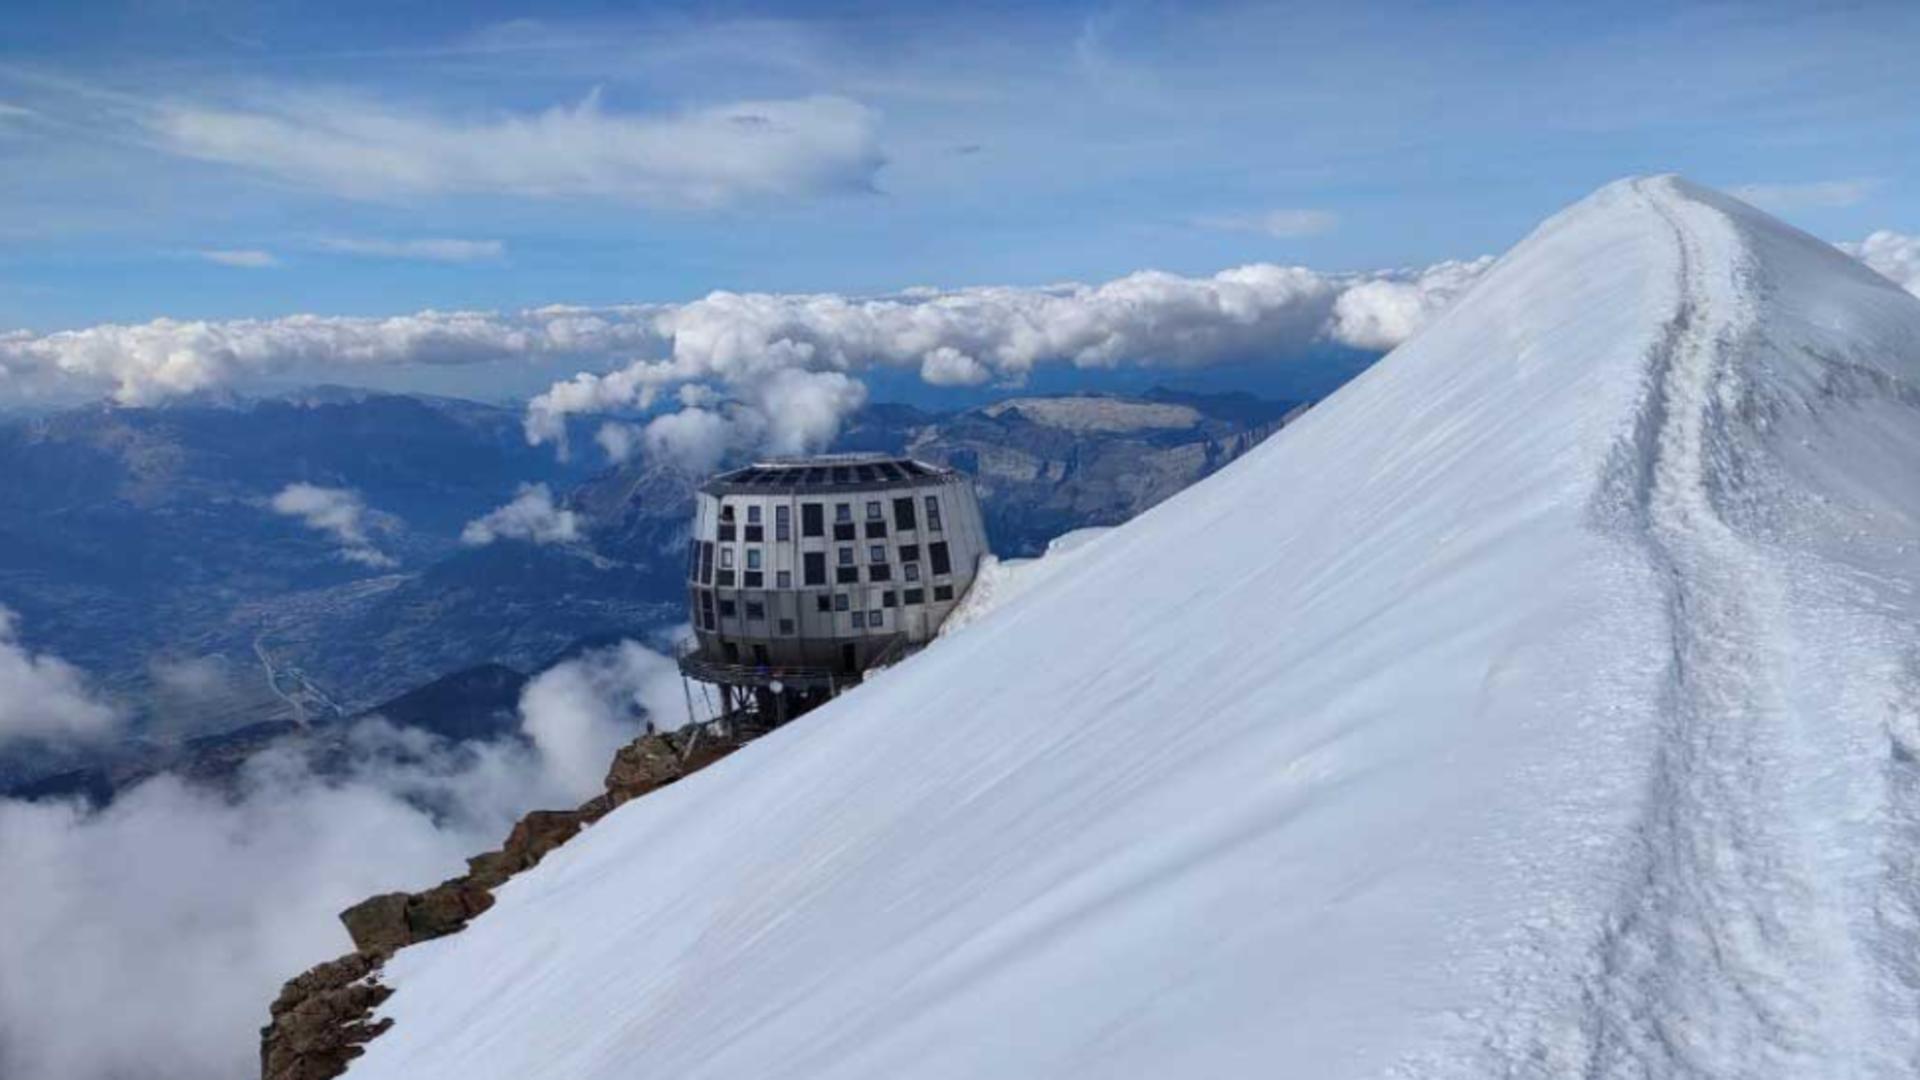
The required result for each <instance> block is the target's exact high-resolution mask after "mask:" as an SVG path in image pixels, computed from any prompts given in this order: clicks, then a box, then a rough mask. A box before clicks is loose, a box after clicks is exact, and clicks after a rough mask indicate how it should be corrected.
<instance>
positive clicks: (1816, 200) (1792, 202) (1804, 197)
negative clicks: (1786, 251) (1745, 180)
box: [1729, 177, 1884, 213]
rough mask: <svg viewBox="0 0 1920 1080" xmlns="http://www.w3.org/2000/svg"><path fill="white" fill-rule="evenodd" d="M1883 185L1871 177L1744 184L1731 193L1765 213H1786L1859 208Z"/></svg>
mask: <svg viewBox="0 0 1920 1080" xmlns="http://www.w3.org/2000/svg"><path fill="white" fill-rule="evenodd" d="M1883 186H1884V181H1881V180H1878V179H1874V178H1870V177H1867V178H1856V179H1851V180H1815V181H1811V182H1808V183H1802V184H1741V185H1739V186H1738V187H1734V188H1731V189H1729V190H1730V191H1731V192H1732V194H1733V196H1734V197H1735V198H1737V199H1740V200H1742V201H1745V202H1750V203H1752V204H1753V205H1755V206H1758V207H1760V208H1761V209H1763V210H1772V211H1774V212H1776V213H1785V212H1790V211H1794V210H1810V209H1813V210H1826V209H1836V208H1839V207H1846V206H1858V205H1859V204H1861V203H1863V202H1865V201H1866V200H1867V199H1868V198H1870V197H1871V196H1872V195H1873V194H1874V192H1876V191H1878V190H1879V189H1880V188H1881V187H1883Z"/></svg>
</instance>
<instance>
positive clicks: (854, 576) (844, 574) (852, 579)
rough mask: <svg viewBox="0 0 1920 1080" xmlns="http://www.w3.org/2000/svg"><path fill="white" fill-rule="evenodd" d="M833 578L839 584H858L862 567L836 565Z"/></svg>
mask: <svg viewBox="0 0 1920 1080" xmlns="http://www.w3.org/2000/svg"><path fill="white" fill-rule="evenodd" d="M833 580H834V583H835V584H837V585H858V584H859V583H860V568H859V567H857V566H836V567H834V568H833Z"/></svg>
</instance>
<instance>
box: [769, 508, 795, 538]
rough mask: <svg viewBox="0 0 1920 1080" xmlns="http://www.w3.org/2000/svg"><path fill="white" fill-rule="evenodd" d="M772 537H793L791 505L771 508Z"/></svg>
mask: <svg viewBox="0 0 1920 1080" xmlns="http://www.w3.org/2000/svg"><path fill="white" fill-rule="evenodd" d="M773 538H774V539H775V540H791V539H793V507H791V506H776V507H774V508H773Z"/></svg>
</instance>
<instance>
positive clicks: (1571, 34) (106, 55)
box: [0, 0, 1920, 331]
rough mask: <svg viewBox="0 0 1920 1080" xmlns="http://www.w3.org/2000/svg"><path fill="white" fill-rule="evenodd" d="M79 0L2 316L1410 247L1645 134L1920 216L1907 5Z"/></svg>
mask: <svg viewBox="0 0 1920 1080" xmlns="http://www.w3.org/2000/svg"><path fill="white" fill-rule="evenodd" d="M79 7H81V6H80V5H71V4H64V3H45V4H42V3H28V4H25V5H20V4H15V5H12V6H11V8H10V11H9V18H8V27H7V32H6V34H5V36H4V39H0V156H4V162H3V163H0V330H3V329H9V328H11V329H30V330H35V331H46V330H52V329H58V328H63V327H73V326H81V325H85V324H89V323H95V322H100V321H134V320H145V319H150V318H154V317H159V316H171V317H180V318H230V317H236V316H273V315H281V314H287V313H291V312H307V311H311V312H320V313H332V314H384V313H399V312H407V311H414V310H417V309H421V308H427V307H436V308H472V307H485V308H492V307H516V306H524V305H534V304H543V303H553V302H565V303H581V304H605V303H615V302H625V301H641V300H646V301H654V300H666V301H670V300H679V299H686V298H692V297H697V296H700V295H702V294H705V293H706V292H708V291H709V290H712V289H716V288H727V289H746V290H781V291H808V292H812V291H847V292H876V291H886V290H893V289H897V288H900V287H903V286H909V285H917V284H926V285H936V286H956V285H965V284H979V283H1008V284H1035V283H1044V282H1049V281H1056V280H1064V279H1076V280H1094V281H1098V280H1105V279H1108V278H1112V277H1114V276H1116V275H1120V274H1123V273H1126V272H1129V271H1133V270H1137V269H1141V268H1144V267H1153V268H1159V269H1165V270H1170V271H1174V272H1177V273H1183V274H1201V273H1211V272H1213V271H1216V270H1218V269H1221V268H1223V267H1228V266H1233V265H1237V264H1241V263H1247V262H1255V261H1267V262H1278V263H1301V264H1306V265H1311V266H1315V267H1318V268H1322V269H1360V268H1369V267H1384V266H1399V265H1420V264H1425V263H1429V262H1432V261H1434V260H1438V259H1442V258H1450V257H1464V256H1472V255H1477V254H1480V253H1484V252H1493V251H1498V250H1500V249H1502V248H1504V247H1505V246H1506V245H1508V244H1510V243H1511V242H1512V241H1513V240H1515V239H1516V238H1517V237H1518V236H1519V235H1521V234H1523V233H1524V232H1525V230H1526V229H1527V228H1529V227H1530V226H1531V225H1532V224H1533V223H1535V222H1536V221H1538V220H1539V219H1540V218H1541V217H1542V216H1544V215H1545V214H1546V213H1549V212H1551V211H1552V210H1554V209H1556V208H1558V207H1559V206H1561V205H1563V204H1565V203H1567V202H1569V201H1571V200H1573V199H1575V198H1578V197H1579V196H1580V195H1582V194H1584V193H1586V192H1587V191H1589V190H1591V189H1592V188H1594V187H1596V186H1598V185H1599V184H1600V183H1602V182H1604V181H1606V180H1608V179H1610V178H1614V177H1617V176H1620V175H1624V174H1628V173H1636V172H1649V171H1667V170H1677V171H1681V172H1684V173H1686V174H1688V175H1690V176H1692V177H1694V178H1696V179H1698V180H1701V181H1703V182H1707V183H1711V184H1715V185H1719V186H1726V187H1736V186H1742V185H1763V186H1764V187H1763V188H1762V189H1761V197H1762V198H1763V199H1764V200H1766V201H1770V202H1771V203H1773V204H1774V208H1775V209H1777V210H1778V211H1779V212H1781V213H1783V214H1784V215H1785V216H1787V217H1788V218H1789V219H1790V220H1793V221H1795V222H1796V223H1798V224H1800V225H1802V226H1803V227H1806V228H1809V229H1811V230H1813V231H1815V232H1817V233H1819V234H1820V235H1823V236H1827V237H1829V238H1831V239H1856V238H1858V237H1860V236H1862V235H1864V234H1865V233H1867V232H1868V231H1870V230H1871V229H1874V228H1894V229H1908V230H1911V229H1913V228H1915V227H1916V226H1920V208H1916V205H1915V198H1916V195H1915V188H1914V185H1913V183H1912V175H1913V172H1914V165H1915V160H1914V159H1915V153H1916V151H1915V146H1916V143H1915V140H1914V139H1913V138H1912V137H1911V124H1912V121H1911V116H1910V113H1911V110H1912V103H1913V102H1914V101H1915V100H1920V95H1916V93H1915V91H1916V89H1920V87H1916V85H1915V84H1916V82H1920V74H1917V73H1916V66H1915V65H1914V64H1913V63H1912V62H1911V59H1912V56H1913V54H1914V47H1915V45H1916V44H1920V8H1916V7H1914V6H1913V5H1874V4H1858V5H1835V4H1824V5H1819V6H1817V7H1816V6H1811V5H1754V4H1739V5H1729V6H1688V5H1670V4H1650V5H1635V4H1620V3H1614V4H1606V5H1592V6H1586V7H1582V6H1578V5H1561V4H1546V5H1451V4H1448V5H1440V4H1355V3H1343V4H1336V5H1325V6H1316V5H1288V6H1285V7H1277V6H1268V7H1259V6H1209V7H1195V6H1193V5H1158V4H1147V3H1139V4H1131V3H1123V4H1093V5H1059V6H1044V5H1006V6H1000V7H994V6H974V5H936V6H914V5H893V4H885V5H882V4H874V5H842V6H824V5H804V6H801V5H795V6H787V7H781V6H771V7H759V6H753V7H749V6H738V5H730V4H699V5H641V6H638V7H635V6H630V5H622V6H617V7H616V6H615V5H604V4H547V5H542V6H539V7H537V8H535V7H527V6H506V5H494V4H474V5H465V4H462V5H455V4H395V3H382V4H366V5H351V4H335V5H324V6H322V5H303V4H298V3H269V4H244V5H243V4H229V3H224V2H218V0H204V2H192V0H177V2H155V3H140V4H128V5H112V4H100V5H87V6H86V8H87V10H84V11H82V10H77V9H78V8H79ZM543 117H544V118H545V119H544V120H543V119H542V118H543ZM756 131H758V132H762V133H765V132H773V133H774V134H773V135H771V136H767V137H770V138H773V139H776V140H785V142H784V143H783V145H782V146H780V147H776V148H775V149H772V150H767V149H766V148H765V147H763V146H761V145H759V144H758V143H755V142H754V140H755V139H761V138H762V136H761V135H758V134H755V132H756ZM613 145H618V146H620V147H621V149H620V150H619V151H618V153H615V154H612V155H611V156H609V151H608V150H607V148H608V147H609V146H613ZM622 170H628V171H629V172H627V173H623V172H622ZM395 177H400V178H401V179H399V180H396V179H394V178H395ZM216 260H220V261H216Z"/></svg>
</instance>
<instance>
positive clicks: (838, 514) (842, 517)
mask: <svg viewBox="0 0 1920 1080" xmlns="http://www.w3.org/2000/svg"><path fill="white" fill-rule="evenodd" d="M833 520H834V521H835V522H842V521H852V520H853V504H852V503H834V504H833Z"/></svg>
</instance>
